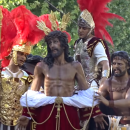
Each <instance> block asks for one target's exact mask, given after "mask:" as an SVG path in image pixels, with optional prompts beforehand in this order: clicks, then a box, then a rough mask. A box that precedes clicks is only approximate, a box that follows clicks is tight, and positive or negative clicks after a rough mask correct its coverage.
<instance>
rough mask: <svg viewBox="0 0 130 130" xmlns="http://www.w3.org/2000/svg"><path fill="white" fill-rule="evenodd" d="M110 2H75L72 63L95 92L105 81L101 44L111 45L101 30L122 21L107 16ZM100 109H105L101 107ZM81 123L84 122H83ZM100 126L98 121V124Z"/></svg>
mask: <svg viewBox="0 0 130 130" xmlns="http://www.w3.org/2000/svg"><path fill="white" fill-rule="evenodd" d="M110 1H111V0H78V1H77V2H78V4H79V8H80V10H81V11H82V12H81V14H80V16H79V19H78V35H79V39H78V40H76V42H75V44H74V48H75V54H74V57H75V60H78V61H79V62H81V64H82V67H83V70H84V73H85V76H86V80H87V81H88V82H89V86H90V87H92V88H93V89H94V90H98V88H99V85H101V84H102V83H103V82H104V81H105V80H106V79H107V78H108V77H109V73H110V67H109V66H110V61H109V59H110V58H109V50H108V47H107V44H106V42H105V41H104V40H102V39H105V40H107V41H108V42H110V43H111V44H113V42H112V39H111V37H110V35H109V33H108V32H107V31H106V29H105V27H106V26H107V25H109V26H110V25H111V26H112V24H111V23H109V21H108V19H110V18H114V17H115V18H118V19H121V20H123V18H122V17H120V16H118V15H116V14H112V13H109V12H108V10H109V9H108V8H107V7H106V5H107V3H109V2H110ZM99 4H100V5H99ZM77 89H78V88H77ZM103 109H105V108H104V107H103ZM82 114H83V115H82ZM82 114H81V115H82V116H84V115H85V114H88V115H89V111H86V110H85V111H84V110H82ZM82 116H81V118H82ZM87 118H88V117H86V119H87ZM100 118H101V117H100ZM97 119H98V117H96V118H94V120H95V122H96V124H97ZM83 120H85V118H84V119H83ZM100 123H101V122H100V121H99V122H98V124H100ZM90 124H91V123H90ZM91 126H93V125H91ZM96 126H97V125H96ZM91 129H92V128H91Z"/></svg>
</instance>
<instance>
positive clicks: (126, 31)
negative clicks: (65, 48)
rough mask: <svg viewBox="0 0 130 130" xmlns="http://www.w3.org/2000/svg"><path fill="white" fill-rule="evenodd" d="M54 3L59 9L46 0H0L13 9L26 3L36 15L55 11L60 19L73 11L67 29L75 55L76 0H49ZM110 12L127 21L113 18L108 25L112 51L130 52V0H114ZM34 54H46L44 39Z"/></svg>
mask: <svg viewBox="0 0 130 130" xmlns="http://www.w3.org/2000/svg"><path fill="white" fill-rule="evenodd" d="M48 1H49V2H50V3H51V4H52V5H54V6H55V7H56V8H57V9H58V10H60V12H59V11H57V10H56V9H55V8H54V7H52V6H51V5H49V4H48V3H47V1H46V0H0V5H3V6H4V7H5V8H8V9H9V10H12V9H13V8H15V7H17V6H19V5H22V4H24V5H26V7H27V8H28V9H29V10H31V11H32V12H33V13H34V14H35V15H38V16H40V15H42V14H47V13H50V11H51V10H52V11H54V12H55V14H56V15H57V17H58V19H60V18H61V17H60V16H62V15H63V13H67V12H70V13H71V23H69V26H68V28H67V31H68V32H69V33H70V34H71V38H72V39H71V42H70V43H69V46H70V53H71V55H73V43H74V41H75V40H76V39H78V35H77V19H78V16H79V14H80V11H79V8H78V5H77V2H76V0H48ZM108 6H109V8H110V12H112V13H116V14H119V15H121V16H122V17H124V18H125V20H126V22H122V21H119V20H115V19H114V20H111V21H110V22H111V23H112V24H113V28H110V27H108V28H107V30H108V32H109V33H110V35H111V36H112V39H113V41H114V47H112V46H111V45H109V48H110V51H111V52H112V51H116V50H124V51H127V52H128V53H129V51H130V44H129V42H130V27H129V25H130V19H129V18H130V13H129V12H130V8H128V7H129V6H130V0H124V1H123V0H113V1H112V3H110V4H109V5H108ZM32 54H34V55H36V54H37V55H41V56H43V57H44V56H45V55H46V44H45V43H44V40H42V41H40V42H39V43H38V44H37V45H36V46H34V47H33V49H32Z"/></svg>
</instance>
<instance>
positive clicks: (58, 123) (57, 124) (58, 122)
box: [26, 92, 95, 130]
mask: <svg viewBox="0 0 130 130" xmlns="http://www.w3.org/2000/svg"><path fill="white" fill-rule="evenodd" d="M94 95H95V92H94ZM62 105H63V109H64V111H65V115H66V118H67V120H68V122H69V124H70V126H71V127H72V128H73V129H74V130H85V129H86V126H87V125H88V123H89V120H90V118H91V116H92V112H93V108H94V99H93V102H92V109H91V113H90V116H89V119H88V120H87V121H86V122H85V124H84V127H83V128H82V129H76V128H75V127H74V126H73V125H72V123H71V122H70V120H69V117H68V114H67V112H66V109H65V106H64V103H62ZM26 106H27V110H28V113H29V115H30V117H31V118H32V120H33V122H34V123H36V124H38V125H41V124H44V123H45V122H46V121H47V120H48V119H49V118H50V116H51V115H52V112H53V110H54V107H55V103H54V105H53V107H52V110H51V112H50V115H49V116H48V118H47V119H46V120H44V121H43V122H41V123H38V122H36V121H35V120H34V118H33V117H32V115H31V112H30V111H29V107H28V104H27V94H26ZM56 118H57V119H56V120H57V121H56V130H60V108H59V109H58V108H57V116H56ZM58 119H59V120H58Z"/></svg>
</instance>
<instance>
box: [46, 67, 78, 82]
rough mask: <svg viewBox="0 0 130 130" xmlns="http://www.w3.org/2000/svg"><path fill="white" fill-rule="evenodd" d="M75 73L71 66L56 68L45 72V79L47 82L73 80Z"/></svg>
mask: <svg viewBox="0 0 130 130" xmlns="http://www.w3.org/2000/svg"><path fill="white" fill-rule="evenodd" d="M75 74H76V71H75V69H74V68H73V67H72V66H71V65H63V66H56V65H54V66H53V67H52V68H51V69H50V70H48V71H46V77H45V79H49V80H57V81H58V80H63V81H69V80H74V78H75Z"/></svg>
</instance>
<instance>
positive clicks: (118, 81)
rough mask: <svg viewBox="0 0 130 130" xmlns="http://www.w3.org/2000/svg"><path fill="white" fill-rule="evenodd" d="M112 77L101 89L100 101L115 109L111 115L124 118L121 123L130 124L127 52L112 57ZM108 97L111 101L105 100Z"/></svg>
mask: <svg viewBox="0 0 130 130" xmlns="http://www.w3.org/2000/svg"><path fill="white" fill-rule="evenodd" d="M111 62H112V71H113V74H112V76H111V77H110V78H109V79H107V80H106V81H105V82H104V83H103V85H102V86H101V87H100V88H99V96H96V97H95V98H96V99H99V100H100V101H101V102H102V103H104V104H105V105H106V106H108V107H110V108H112V109H113V113H109V115H116V116H122V119H121V120H120V123H121V124H123V125H126V124H130V73H129V72H130V58H129V56H128V53H127V52H125V51H117V52H114V53H113V54H112V56H111ZM107 95H109V96H110V100H107V99H105V98H104V97H106V96H107Z"/></svg>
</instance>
